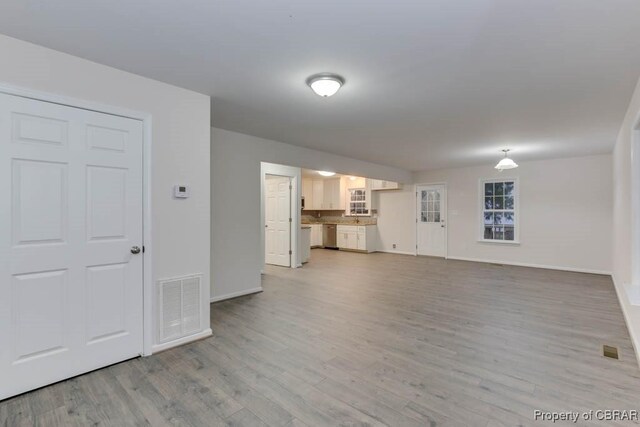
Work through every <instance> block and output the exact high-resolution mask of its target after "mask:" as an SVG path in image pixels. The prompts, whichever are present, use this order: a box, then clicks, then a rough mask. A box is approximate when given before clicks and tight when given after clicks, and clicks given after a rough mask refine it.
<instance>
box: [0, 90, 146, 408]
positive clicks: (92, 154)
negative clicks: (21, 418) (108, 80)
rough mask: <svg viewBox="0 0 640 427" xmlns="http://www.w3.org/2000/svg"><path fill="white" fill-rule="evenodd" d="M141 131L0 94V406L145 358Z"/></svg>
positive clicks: (129, 122) (116, 119)
mask: <svg viewBox="0 0 640 427" xmlns="http://www.w3.org/2000/svg"><path fill="white" fill-rule="evenodd" d="M143 127H144V125H143V122H142V121H141V120H137V119H130V118H126V117H121V116H115V115H110V114H105V113H100V112H95V111H89V110H84V109H81V108H76V107H72V106H66V105H60V104H54V103H50V102H45V101H38V100H35V99H28V98H23V97H20V96H13V95H6V94H0V163H1V165H2V166H1V167H0V171H1V174H2V176H1V177H0V190H2V194H4V195H5V196H4V197H5V199H4V203H2V209H0V236H1V238H0V253H2V254H3V256H2V258H3V260H4V261H6V262H1V263H0V341H1V342H3V343H6V344H7V345H6V346H2V349H1V350H0V377H1V378H3V381H2V382H1V383H0V399H2V398H5V397H9V396H12V395H15V394H19V393H22V392H25V391H28V390H31V389H34V388H37V387H40V386H43V385H47V384H50V383H53V382H56V381H60V380H62V379H66V378H69V377H72V376H75V375H78V374H81V373H84V372H87V371H91V370H93V369H97V368H100V367H103V366H106V365H110V364H113V363H116V362H120V361H122V360H126V359H129V358H133V357H136V356H139V355H140V354H142V353H143V268H144V267H143V256H142V253H141V252H142V242H143V222H142V216H143V180H142V178H143V166H142V165H143V140H144V136H143Z"/></svg>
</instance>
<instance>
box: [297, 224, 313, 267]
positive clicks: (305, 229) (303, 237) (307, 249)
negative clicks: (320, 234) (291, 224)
mask: <svg viewBox="0 0 640 427" xmlns="http://www.w3.org/2000/svg"><path fill="white" fill-rule="evenodd" d="M299 250H300V261H301V262H302V263H303V264H304V263H305V262H308V261H309V257H310V255H311V228H310V227H309V226H302V228H300V246H299Z"/></svg>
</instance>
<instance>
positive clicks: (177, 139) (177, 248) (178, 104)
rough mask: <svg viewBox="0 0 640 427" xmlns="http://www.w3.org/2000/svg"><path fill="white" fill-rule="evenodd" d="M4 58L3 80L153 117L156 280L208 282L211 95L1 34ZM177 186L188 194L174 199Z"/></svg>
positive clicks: (0, 51) (206, 317) (205, 315)
mask: <svg viewBox="0 0 640 427" xmlns="http://www.w3.org/2000/svg"><path fill="white" fill-rule="evenodd" d="M0 57H1V58H2V66H0V83H4V84H10V85H15V86H20V87H23V88H28V89H31V90H37V91H42V92H47V93H50V94H54V95H62V96H66V97H71V98H76V99H80V100H86V101H90V102H93V103H99V104H104V105H109V106H115V107H121V108H125V109H128V110H136V111H140V112H145V113H149V114H151V115H152V121H153V125H152V155H151V156H152V178H151V197H152V216H153V221H152V230H153V231H152V235H151V238H152V243H153V252H152V257H153V258H152V260H151V261H152V266H153V270H152V276H153V281H154V283H155V281H156V280H157V279H162V278H168V277H174V276H182V275H186V274H194V273H202V275H203V277H204V283H205V284H206V283H209V263H210V256H209V250H210V242H209V238H210V233H209V226H210V212H209V196H210V190H209V186H210V178H209V146H210V145H209V144H210V121H211V119H210V100H209V97H208V96H205V95H201V94H198V93H195V92H192V91H188V90H185V89H180V88H177V87H175V86H170V85H167V84H164V83H160V82H157V81H154V80H150V79H147V78H143V77H140V76H137V75H134V74H131V73H126V72H124V71H120V70H116V69H114V68H110V67H106V66H103V65H100V64H96V63H93V62H90V61H86V60H84V59H81V58H77V57H74V56H70V55H67V54H64V53H61V52H57V51H54V50H51V49H46V48H43V47H40V46H37V45H33V44H30V43H26V42H23V41H19V40H16V39H13V38H9V37H6V36H2V35H0ZM177 183H187V184H190V185H191V189H192V192H191V198H190V199H188V200H174V199H173V198H172V187H173V185H174V184H177ZM205 287H206V286H205ZM203 296H204V297H206V299H208V289H207V290H206V295H203ZM208 310H209V305H208V304H204V305H203V311H204V313H203V321H205V322H206V324H207V325H208V322H209V313H208ZM154 317H155V316H154Z"/></svg>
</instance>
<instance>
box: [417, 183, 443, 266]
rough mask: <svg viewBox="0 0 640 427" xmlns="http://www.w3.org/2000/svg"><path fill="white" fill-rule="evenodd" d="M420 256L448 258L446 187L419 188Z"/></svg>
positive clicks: (424, 186) (418, 236)
mask: <svg viewBox="0 0 640 427" xmlns="http://www.w3.org/2000/svg"><path fill="white" fill-rule="evenodd" d="M417 198H418V200H417V203H416V206H417V212H416V214H417V217H416V218H417V222H416V224H417V225H416V227H417V230H416V231H417V251H418V255H429V256H437V257H446V256H447V229H446V219H447V191H446V188H445V186H444V185H442V184H439V185H419V186H418V187H417Z"/></svg>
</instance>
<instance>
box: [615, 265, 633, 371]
mask: <svg viewBox="0 0 640 427" xmlns="http://www.w3.org/2000/svg"><path fill="white" fill-rule="evenodd" d="M611 280H612V281H613V286H614V287H615V289H616V295H618V302H619V303H620V309H622V315H623V316H624V322H625V323H626V324H627V330H628V331H629V337H630V338H631V345H633V350H634V351H635V353H636V361H637V362H638V366H640V352H639V351H640V334H639V333H638V332H640V331H637V330H636V327H635V325H634V323H633V321H632V320H631V313H629V309H630V308H633V307H636V308H637V309H638V310H640V301H639V300H638V297H639V296H640V295H639V293H638V292H636V291H635V289H633V290H631V289H629V287H628V286H625V285H624V283H620V282H619V281H618V280H616V276H615V275H613V274H612V275H611ZM630 291H631V292H630Z"/></svg>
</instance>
